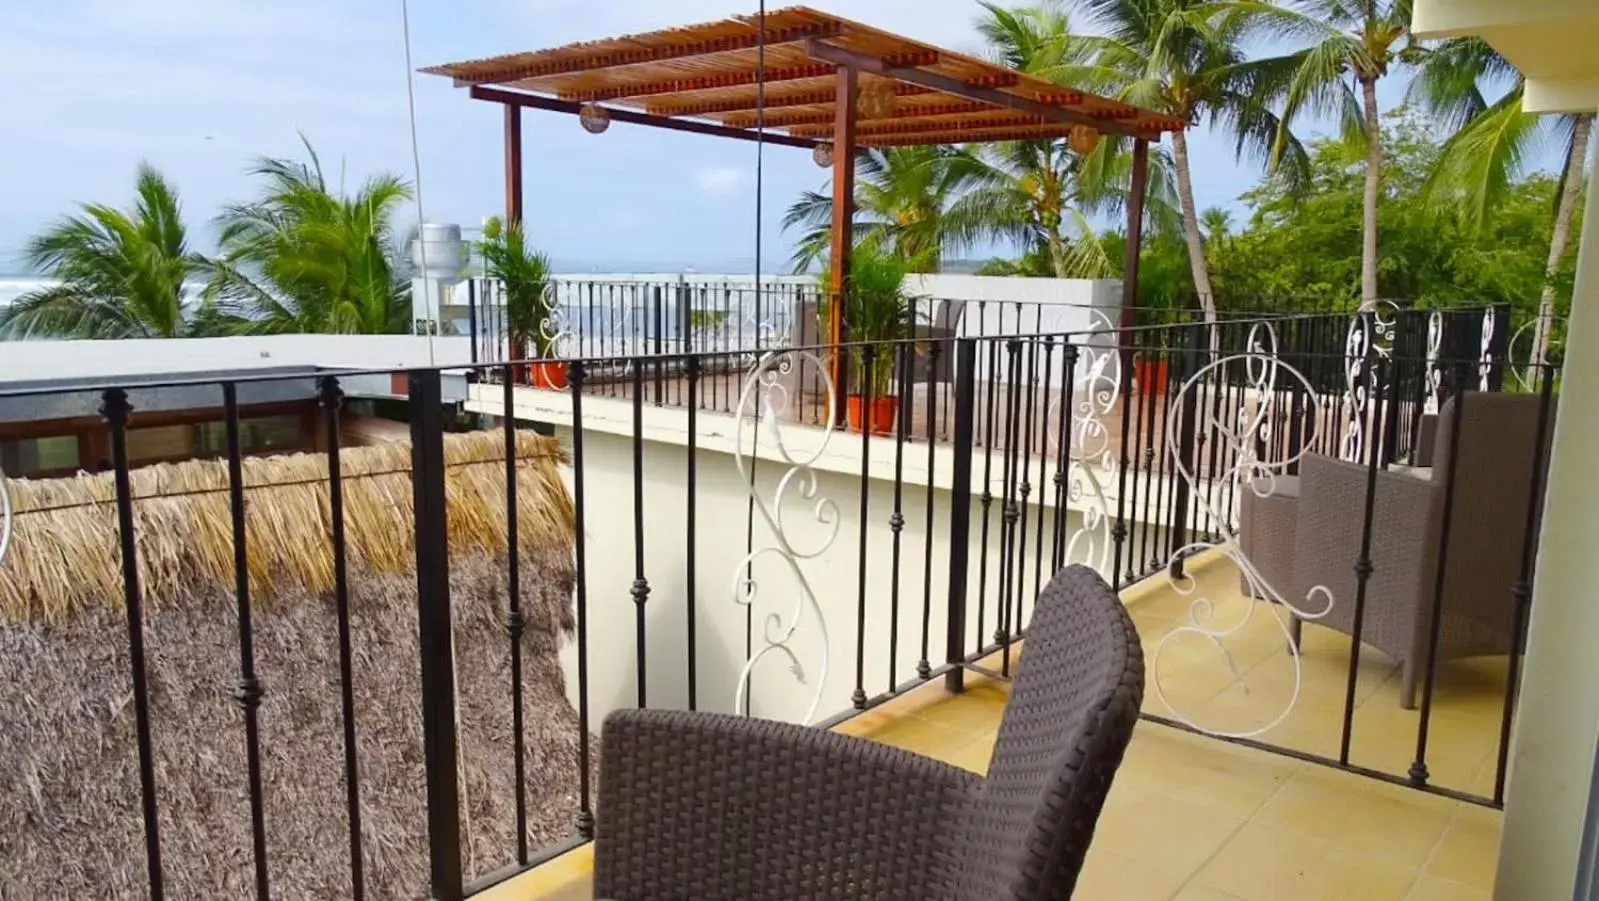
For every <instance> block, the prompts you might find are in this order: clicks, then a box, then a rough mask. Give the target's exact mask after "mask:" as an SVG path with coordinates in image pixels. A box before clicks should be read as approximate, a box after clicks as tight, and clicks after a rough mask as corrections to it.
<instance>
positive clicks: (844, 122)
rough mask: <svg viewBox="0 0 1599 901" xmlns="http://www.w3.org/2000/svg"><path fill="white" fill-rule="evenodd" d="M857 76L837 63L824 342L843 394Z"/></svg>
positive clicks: (839, 415)
mask: <svg viewBox="0 0 1599 901" xmlns="http://www.w3.org/2000/svg"><path fill="white" fill-rule="evenodd" d="M859 81H860V76H859V73H857V72H856V70H855V67H853V66H839V67H838V73H837V92H838V93H837V97H836V104H835V115H834V125H833V224H832V237H833V246H832V276H831V278H830V280H829V283H828V286H827V287H828V304H827V312H828V316H827V342H828V345H829V346H830V347H831V348H832V357H831V360H830V363H829V366H830V368H831V371H832V377H833V389H834V390H835V391H836V392H837V395H838V396H840V397H842V396H843V395H844V394H845V392H846V391H847V386H846V385H845V383H844V355H843V351H842V350H841V349H840V348H839V345H840V344H842V343H843V341H844V294H845V292H846V291H847V290H848V286H849V269H850V251H851V250H852V249H853V248H854V246H855V243H854V235H853V234H852V231H853V226H854V224H855V93H856V90H855V89H856V87H857V85H858V84H859ZM844 407H845V405H844V404H838V406H837V409H835V410H834V411H833V413H834V417H835V420H836V421H835V423H834V424H835V425H838V424H841V423H842V422H843V420H844Z"/></svg>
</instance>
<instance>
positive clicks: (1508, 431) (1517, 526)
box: [1426, 391, 1556, 653]
mask: <svg viewBox="0 0 1599 901" xmlns="http://www.w3.org/2000/svg"><path fill="white" fill-rule="evenodd" d="M1457 403H1458V404H1463V406H1462V407H1461V408H1460V412H1459V414H1458V415H1459V420H1460V422H1459V429H1458V434H1457V431H1456V423H1455V420H1456V412H1455V405H1456V404H1457ZM1541 404H1542V398H1540V397H1538V396H1537V395H1529V394H1519V395H1518V394H1508V393H1500V392H1475V391H1468V392H1465V393H1464V394H1461V395H1459V396H1458V397H1455V398H1451V399H1450V400H1449V401H1447V402H1446V403H1445V404H1444V406H1443V408H1442V409H1441V410H1440V411H1439V413H1438V439H1437V447H1436V449H1435V451H1434V454H1433V466H1434V469H1433V482H1434V483H1435V484H1436V486H1437V488H1438V490H1439V491H1440V492H1441V493H1447V492H1450V490H1451V489H1450V485H1451V483H1452V484H1453V490H1452V493H1453V504H1452V507H1453V509H1452V510H1451V512H1450V516H1449V535H1448V538H1449V545H1448V558H1447V561H1446V566H1447V573H1446V576H1445V581H1444V597H1445V603H1446V608H1445V612H1446V613H1447V614H1450V615H1451V616H1452V618H1453V619H1455V620H1457V621H1460V620H1462V619H1463V620H1464V621H1463V622H1458V623H1457V624H1458V625H1459V626H1460V627H1461V628H1467V629H1475V630H1476V631H1477V632H1480V633H1481V634H1477V635H1474V636H1460V637H1461V638H1465V639H1467V640H1466V641H1465V643H1464V646H1463V649H1461V650H1459V651H1457V653H1466V652H1469V651H1471V650H1473V649H1478V650H1480V651H1481V652H1484V653H1488V652H1497V651H1503V650H1508V645H1506V644H1505V641H1506V636H1508V635H1509V630H1510V625H1511V618H1512V611H1513V608H1514V605H1513V603H1512V594H1511V589H1512V585H1513V583H1514V582H1515V580H1516V579H1518V578H1519V577H1520V569H1521V556H1522V544H1523V540H1524V538H1525V537H1526V535H1527V523H1528V518H1527V513H1528V507H1529V505H1532V504H1536V505H1537V509H1535V510H1534V511H1533V513H1534V517H1533V520H1532V523H1533V529H1534V530H1536V529H1537V527H1538V517H1539V515H1541V506H1542V501H1543V498H1542V492H1543V489H1544V487H1545V486H1546V485H1547V484H1548V479H1547V477H1546V476H1547V469H1548V464H1549V445H1550V438H1551V437H1552V436H1553V435H1554V425H1555V413H1556V404H1555V402H1554V401H1553V400H1551V401H1550V405H1549V410H1548V414H1547V416H1548V421H1547V422H1546V423H1545V425H1544V435H1543V445H1542V447H1537V446H1536V445H1537V443H1538V442H1537V439H1538V418H1539V416H1540V406H1541ZM1534 482H1536V483H1537V485H1536V487H1537V488H1538V490H1539V494H1538V495H1537V496H1536V497H1535V496H1534V495H1533V488H1534ZM1441 506H1442V505H1440V507H1441ZM1534 535H1536V531H1534ZM1426 589H1427V592H1428V594H1427V596H1428V597H1429V598H1430V597H1431V591H1432V589H1433V585H1432V584H1428V585H1427V586H1426ZM1456 643H1459V642H1452V643H1450V644H1456Z"/></svg>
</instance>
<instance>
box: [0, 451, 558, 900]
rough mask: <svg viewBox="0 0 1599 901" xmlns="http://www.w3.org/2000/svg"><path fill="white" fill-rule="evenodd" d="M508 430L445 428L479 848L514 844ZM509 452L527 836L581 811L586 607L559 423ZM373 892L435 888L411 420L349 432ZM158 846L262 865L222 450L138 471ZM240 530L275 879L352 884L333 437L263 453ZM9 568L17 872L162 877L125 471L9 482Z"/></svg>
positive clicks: (0, 754) (0, 573)
mask: <svg viewBox="0 0 1599 901" xmlns="http://www.w3.org/2000/svg"><path fill="white" fill-rule="evenodd" d="M503 448H504V444H503V439H502V437H501V436H500V435H499V434H491V433H475V434H467V435H454V436H448V437H447V438H446V445H445V451H446V466H447V470H446V479H447V487H446V493H447V498H448V503H449V536H450V547H451V560H450V587H451V598H452V602H453V609H454V621H455V629H454V643H455V650H456V677H457V679H456V681H457V693H456V698H457V712H458V717H457V719H458V724H459V731H458V736H459V744H460V756H461V789H462V816H463V831H464V833H465V838H464V841H463V845H464V847H463V858H464V859H465V861H466V863H467V865H468V867H469V869H470V870H471V871H472V872H473V873H475V874H483V873H487V872H489V871H492V870H494V869H497V868H499V867H501V866H504V865H506V864H508V863H511V862H512V861H514V859H515V849H516V840H515V828H514V823H515V820H514V803H515V800H514V799H515V786H514V780H513V775H512V773H513V765H514V754H513V751H512V747H513V745H512V733H511V714H512V710H511V674H510V662H509V657H510V641H509V639H508V638H507V634H506V630H505V626H504V619H505V609H506V604H507V597H506V594H507V587H508V585H507V574H506V565H505V564H506V551H507V542H506V529H505V516H506V509H505V507H506V505H505V495H506V492H505V465H504V453H503ZM517 456H518V458H519V462H518V466H517V473H518V477H517V485H518V494H517V496H518V527H519V554H518V556H519V559H520V560H521V561H522V566H521V579H520V580H519V581H520V589H521V598H522V601H523V605H524V609H525V610H526V611H527V627H526V630H525V632H524V633H523V636H522V651H523V657H522V659H523V673H522V677H523V686H524V698H523V714H524V718H525V721H526V723H527V727H526V740H527V749H526V756H525V762H526V765H527V766H526V769H527V774H528V776H527V778H528V783H527V800H528V820H529V829H528V831H529V836H530V844H531V845H532V846H533V847H537V846H539V845H540V844H541V843H543V842H546V841H550V840H554V839H556V838H558V837H560V836H561V835H562V834H564V833H565V832H567V830H568V829H569V828H570V825H571V824H572V822H573V821H574V818H575V810H576V798H575V792H576V788H577V722H576V717H575V716H574V715H573V713H572V710H571V708H570V706H569V705H568V704H567V702H566V697H565V686H564V683H563V678H562V674H561V668H560V663H559V660H558V657H557V651H558V648H559V644H560V641H561V638H562V635H563V634H564V633H566V632H568V631H569V630H570V629H571V627H572V616H571V609H570V597H571V580H572V557H571V553H572V550H571V548H572V540H573V511H572V505H571V501H570V499H569V497H568V495H567V493H566V490H565V487H564V485H563V483H562V481H561V478H560V473H559V469H558V465H559V463H560V462H561V454H560V449H559V447H558V445H557V444H556V443H555V442H554V441H553V440H552V439H545V438H540V437H538V436H535V435H531V434H528V435H522V436H520V437H519V444H518V451H517ZM341 459H342V463H343V472H344V478H343V481H342V484H343V488H344V496H345V512H346V530H347V546H348V562H349V566H350V585H351V598H350V602H351V646H352V679H351V688H352V694H353V696H354V697H353V701H354V711H355V716H354V721H355V731H356V736H357V755H356V756H357V763H358V766H359V771H360V772H359V779H358V785H359V787H360V792H361V812H362V820H363V822H362V826H363V828H362V837H363V859H364V864H365V871H366V884H367V890H368V891H367V894H368V897H406V896H410V897H416V896H421V895H424V894H426V888H427V886H426V868H427V854H426V847H427V846H426V825H425V823H426V818H425V808H424V792H425V782H424V775H423V769H422V759H421V724H420V712H419V707H420V679H419V667H418V650H417V626H416V622H417V619H416V617H417V596H416V584H415V576H414V573H413V571H412V570H413V561H414V557H413V550H412V529H413V527H414V525H413V522H412V519H411V510H412V502H411V491H410V446H409V445H408V444H395V445H387V446H382V447H372V448H356V449H351V450H348V451H346V452H345V453H344V454H343V455H342V458H341ZM132 476H133V482H132V485H133V494H134V497H135V498H136V500H135V503H134V513H135V532H136V535H137V539H138V558H139V568H140V575H141V579H142V585H143V587H144V596H145V599H146V606H145V612H144V622H145V629H146V643H147V660H146V670H147V672H148V674H149V684H150V700H151V731H152V736H153V746H154V751H155V764H156V782H157V800H158V805H159V809H160V818H161V846H162V852H163V854H162V858H163V870H164V873H165V876H166V880H167V887H168V891H169V894H171V895H172V896H174V897H231V896H239V895H242V894H247V893H248V891H249V889H248V887H249V885H250V880H251V878H252V872H253V871H252V867H253V858H252V855H251V851H250V847H251V845H250V820H249V810H250V808H249V803H248V794H247V791H246V782H245V762H244V728H243V716H242V715H241V713H240V712H239V710H238V709H237V707H236V706H235V704H234V702H233V700H232V698H231V697H230V692H231V689H232V687H233V685H234V683H235V681H236V680H237V678H238V674H239V649H238V648H239V637H238V624H237V619H236V615H235V613H234V604H235V599H234V592H233V584H234V574H233V546H232V528H231V519H230V514H229V506H228V495H227V472H226V468H225V466H224V465H223V464H221V463H217V462H209V461H195V462H188V463H180V464H175V465H160V466H153V467H149V468H147V469H141V470H137V471H135V472H134V473H133V474H132ZM244 480H245V485H246V486H247V491H246V503H247V532H248V538H247V540H248V545H247V547H248V550H249V560H250V584H251V591H252V596H253V601H254V602H255V604H254V610H255V620H254V628H253V630H252V634H253V637H254V643H255V656H256V667H257V672H258V676H259V678H260V679H261V681H262V683H263V684H264V687H265V696H264V699H263V701H262V704H261V708H260V724H261V726H260V728H261V747H262V779H263V785H264V788H263V797H264V808H265V816H266V827H267V848H268V861H269V866H270V872H271V878H272V885H273V894H274V895H275V896H277V897H292V898H341V897H342V898H347V897H349V896H350V876H349V826H348V819H347V816H346V812H345V811H346V807H345V803H344V799H345V779H344V766H345V757H344V753H343V744H342V741H343V740H342V736H343V728H344V717H343V714H342V706H341V698H340V694H341V684H342V683H341V680H340V677H339V654H338V645H337V631H336V616H335V614H334V605H333V601H332V598H331V590H330V589H331V585H332V552H331V539H330V535H329V521H330V513H329V503H328V489H327V469H326V462H325V459H324V458H323V457H322V456H320V455H296V456H288V457H276V458H260V459H252V460H247V461H245V463H244ZM9 484H10V488H11V491H12V494H13V502H14V505H15V508H16V510H17V517H16V523H15V526H16V529H15V535H14V538H13V542H12V547H11V551H10V555H9V556H8V558H7V559H6V560H5V561H4V564H3V568H0V761H3V763H0V886H3V887H4V888H3V890H0V896H3V897H5V898H8V899H9V898H18V899H28V898H36V897H37V898H43V897H57V896H60V895H61V894H63V893H66V894H82V895H85V896H89V897H132V896H138V895H142V894H143V892H144V886H145V879H146V875H145V864H144V852H143V825H142V821H141V817H140V814H139V779H138V762H137V760H138V758H137V745H136V742H135V737H134V723H133V710H132V705H131V690H130V688H129V681H128V673H129V665H130V662H129V659H128V650H127V631H126V623H125V613H124V611H123V609H122V597H123V594H122V582H121V570H120V566H121V561H120V557H119V551H118V547H119V545H118V541H117V526H116V512H115V504H114V502H113V498H114V490H113V488H112V485H111V482H110V477H109V476H107V475H84V476H78V477H76V478H70V479H58V480H50V481H37V482H28V481H20V480H19V481H12V482H10V483H9Z"/></svg>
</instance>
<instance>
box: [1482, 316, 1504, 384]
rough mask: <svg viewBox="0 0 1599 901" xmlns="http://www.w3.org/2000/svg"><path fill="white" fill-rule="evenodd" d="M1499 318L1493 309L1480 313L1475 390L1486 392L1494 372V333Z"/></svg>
mask: <svg viewBox="0 0 1599 901" xmlns="http://www.w3.org/2000/svg"><path fill="white" fill-rule="evenodd" d="M1498 325H1499V317H1498V315H1497V314H1496V313H1494V308H1493V307H1489V308H1488V309H1486V310H1483V311H1482V352H1481V353H1479V354H1478V355H1477V390H1478V391H1487V390H1488V388H1489V385H1490V382H1491V381H1492V377H1493V372H1494V331H1495V329H1496V328H1497V327H1498Z"/></svg>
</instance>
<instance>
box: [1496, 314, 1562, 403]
mask: <svg viewBox="0 0 1599 901" xmlns="http://www.w3.org/2000/svg"><path fill="white" fill-rule="evenodd" d="M1541 321H1542V320H1540V319H1532V320H1529V321H1527V322H1524V323H1522V324H1521V327H1520V328H1518V329H1516V331H1515V334H1513V335H1511V336H1510V343H1509V355H1510V371H1511V373H1512V374H1514V376H1515V378H1516V384H1517V385H1519V386H1521V390H1523V391H1526V392H1528V393H1529V394H1530V393H1532V392H1534V391H1537V390H1538V378H1539V372H1540V371H1541V370H1542V368H1543V365H1544V360H1547V359H1548V357H1549V353H1550V352H1551V351H1554V350H1557V349H1559V348H1560V346H1561V343H1562V342H1561V341H1560V339H1559V338H1557V337H1556V336H1555V334H1554V324H1555V320H1554V319H1553V318H1551V319H1549V321H1548V326H1547V327H1546V332H1545V337H1544V347H1543V351H1544V360H1539V359H1538V358H1537V356H1538V340H1537V336H1538V326H1539V324H1540V323H1541ZM1524 335H1531V336H1532V338H1531V340H1532V345H1531V346H1530V347H1528V348H1527V356H1526V357H1525V358H1518V357H1517V356H1516V349H1517V348H1518V347H1520V346H1521V344H1522V337H1523V336H1524Z"/></svg>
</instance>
